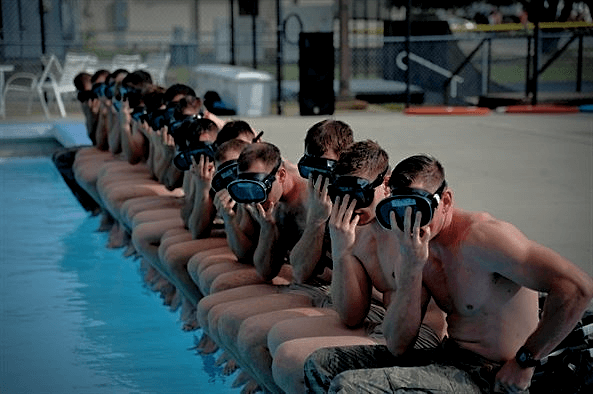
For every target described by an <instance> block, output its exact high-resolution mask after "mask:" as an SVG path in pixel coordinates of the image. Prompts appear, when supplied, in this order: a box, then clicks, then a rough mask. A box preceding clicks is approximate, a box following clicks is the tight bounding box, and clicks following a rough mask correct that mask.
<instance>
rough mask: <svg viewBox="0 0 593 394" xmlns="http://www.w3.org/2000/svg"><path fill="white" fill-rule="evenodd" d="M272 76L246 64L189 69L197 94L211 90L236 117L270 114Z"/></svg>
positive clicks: (204, 65) (202, 94)
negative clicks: (244, 65) (247, 66)
mask: <svg viewBox="0 0 593 394" xmlns="http://www.w3.org/2000/svg"><path fill="white" fill-rule="evenodd" d="M272 81H273V80H272V75H270V74H269V73H266V72H261V71H257V70H252V69H249V68H246V67H238V66H229V65H225V64H203V65H200V66H196V67H194V68H193V69H192V77H191V84H192V86H193V88H194V89H195V91H196V94H197V95H199V96H200V97H204V94H206V92H207V91H209V90H212V91H215V92H217V93H218V94H219V96H220V97H221V98H222V100H223V101H224V102H225V103H227V104H228V105H229V106H230V107H231V108H233V109H234V110H235V111H236V113H237V115H238V116H249V117H258V116H266V115H270V111H271V106H272V103H271V101H272V97H271V94H272Z"/></svg>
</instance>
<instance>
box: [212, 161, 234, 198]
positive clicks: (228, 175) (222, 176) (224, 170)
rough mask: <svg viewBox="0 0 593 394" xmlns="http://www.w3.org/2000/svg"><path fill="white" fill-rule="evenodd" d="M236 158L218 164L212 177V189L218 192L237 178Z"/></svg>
mask: <svg viewBox="0 0 593 394" xmlns="http://www.w3.org/2000/svg"><path fill="white" fill-rule="evenodd" d="M238 166H239V165H238V164H237V160H229V161H226V162H224V163H222V164H221V165H220V167H219V168H218V170H217V171H216V174H214V177H212V190H214V192H215V193H218V192H219V191H221V190H222V189H226V188H227V186H228V185H229V183H231V182H232V181H234V180H235V179H237V167H238Z"/></svg>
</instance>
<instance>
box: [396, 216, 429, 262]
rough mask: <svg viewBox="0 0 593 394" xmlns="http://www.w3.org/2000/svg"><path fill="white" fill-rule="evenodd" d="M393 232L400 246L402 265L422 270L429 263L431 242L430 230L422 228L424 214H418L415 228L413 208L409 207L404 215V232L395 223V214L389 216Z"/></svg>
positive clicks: (426, 227)
mask: <svg viewBox="0 0 593 394" xmlns="http://www.w3.org/2000/svg"><path fill="white" fill-rule="evenodd" d="M389 219H390V221H391V232H392V234H395V236H396V237H397V241H398V242H399V245H400V251H401V257H402V263H403V264H404V266H407V267H410V268H422V267H424V265H425V264H426V262H427V261H428V243H429V241H430V228H429V227H428V226H425V227H424V228H422V229H421V228H420V221H421V219H422V213H421V212H420V211H418V212H416V219H415V220H414V226H412V225H411V223H412V208H411V207H407V208H406V212H405V214H404V231H401V230H400V229H399V227H398V226H397V223H396V221H395V212H391V213H390V215H389Z"/></svg>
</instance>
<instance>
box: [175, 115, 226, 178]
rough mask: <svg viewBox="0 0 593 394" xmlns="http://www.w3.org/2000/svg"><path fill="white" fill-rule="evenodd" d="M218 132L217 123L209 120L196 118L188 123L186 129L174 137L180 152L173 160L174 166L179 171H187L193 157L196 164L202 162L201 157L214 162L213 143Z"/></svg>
mask: <svg viewBox="0 0 593 394" xmlns="http://www.w3.org/2000/svg"><path fill="white" fill-rule="evenodd" d="M217 132H218V127H217V126H216V123H214V122H213V121H211V120H209V119H197V118H196V119H194V120H193V121H192V122H188V124H187V125H186V127H185V128H182V130H179V131H178V133H177V134H176V135H174V136H173V138H174V139H175V145H176V146H177V150H178V152H179V153H178V154H177V156H175V158H174V159H173V164H175V166H176V167H177V168H178V169H179V170H181V171H187V170H188V169H189V168H190V165H191V163H192V160H191V158H192V157H194V158H195V160H196V162H198V161H199V160H200V156H205V157H207V158H208V160H210V161H213V160H214V148H213V147H212V143H213V142H214V140H215V139H216V133H217Z"/></svg>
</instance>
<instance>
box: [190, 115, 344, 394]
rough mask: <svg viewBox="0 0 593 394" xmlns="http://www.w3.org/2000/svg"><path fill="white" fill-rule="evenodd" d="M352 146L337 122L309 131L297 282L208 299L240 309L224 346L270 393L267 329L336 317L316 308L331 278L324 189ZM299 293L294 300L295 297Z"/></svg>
mask: <svg viewBox="0 0 593 394" xmlns="http://www.w3.org/2000/svg"><path fill="white" fill-rule="evenodd" d="M352 141H353V132H352V129H351V128H350V126H348V125H347V124H345V123H344V122H341V121H336V120H324V121H321V122H318V123H316V124H315V125H313V126H312V127H311V128H310V129H309V130H308V131H307V135H306V137H305V156H304V157H303V158H302V159H301V160H300V161H299V166H298V167H299V173H300V175H301V177H302V178H303V179H308V187H307V188H308V196H307V203H306V207H307V215H306V224H305V228H304V230H303V235H302V236H301V237H300V238H299V240H298V242H297V243H296V245H295V246H294V247H293V248H292V250H291V251H290V258H289V261H290V265H291V267H292V268H293V271H294V273H295V278H294V282H295V283H294V284H291V285H289V286H286V285H284V286H281V287H278V286H275V285H271V284H266V285H257V286H242V287H239V288H236V289H234V290H232V291H231V290H227V291H223V292H220V293H217V294H216V295H214V296H212V297H210V298H209V300H208V302H210V301H212V302H213V303H214V300H218V302H221V300H222V299H224V300H225V302H230V301H239V302H237V303H236V305H235V306H234V307H233V308H236V309H237V310H240V309H242V310H243V312H242V313H241V315H240V316H239V315H237V314H235V315H229V314H228V312H227V313H226V317H225V319H233V322H232V323H230V325H234V326H237V327H239V326H240V330H239V332H238V333H237V336H236V338H235V339H234V340H227V341H226V343H227V346H231V347H232V350H235V352H237V354H238V356H239V358H240V361H243V362H242V363H241V364H242V365H247V366H248V367H250V369H251V370H252V371H253V372H252V373H253V375H255V376H256V377H257V379H258V381H259V382H261V383H263V384H264V386H265V387H266V388H267V389H268V390H271V391H277V390H279V389H278V387H277V386H276V385H275V383H274V379H273V377H272V373H271V364H272V359H271V356H270V353H269V350H268V347H267V334H268V331H269V329H270V328H271V327H272V326H273V325H274V324H275V323H277V322H279V321H282V320H286V319H290V318H295V317H303V316H320V315H326V314H334V312H333V311H332V310H331V309H329V308H323V309H321V308H320V307H321V306H325V305H326V304H327V303H328V299H329V294H328V293H329V284H330V279H331V256H329V234H328V233H327V232H326V224H327V219H328V218H329V213H330V210H331V201H329V197H328V196H327V184H328V183H329V176H328V175H329V173H330V172H331V168H332V165H333V163H335V162H336V161H337V159H338V156H339V153H340V152H341V151H342V150H343V149H344V148H345V147H346V146H348V145H349V144H351V143H352ZM297 293H298V294H299V295H298V299H296V297H295V296H294V294H297ZM304 295H308V296H309V297H310V298H309V299H307V298H306V297H303V296H304ZM268 296H270V297H268ZM252 297H258V298H257V299H254V298H252ZM247 298H249V299H247ZM295 301H296V302H298V304H295ZM303 301H304V302H303ZM240 304H243V307H241V306H240ZM254 305H257V307H255V306H254ZM270 306H271V307H270ZM291 306H295V307H296V308H291ZM217 308H220V307H217ZM200 312H201V314H202V320H205V317H204V314H205V313H206V312H209V310H208V308H207V303H206V302H205V303H203V304H202V305H201V311H200ZM214 313H215V312H214ZM214 313H213V316H214ZM220 324H224V325H227V324H226V323H220ZM226 331H227V332H231V331H232V330H226ZM214 335H215V336H217V335H218V334H217V333H214ZM231 342H234V343H235V345H232V344H230V343H231ZM247 360H249V361H247Z"/></svg>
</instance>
